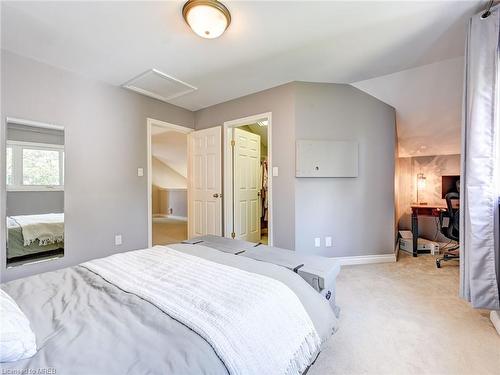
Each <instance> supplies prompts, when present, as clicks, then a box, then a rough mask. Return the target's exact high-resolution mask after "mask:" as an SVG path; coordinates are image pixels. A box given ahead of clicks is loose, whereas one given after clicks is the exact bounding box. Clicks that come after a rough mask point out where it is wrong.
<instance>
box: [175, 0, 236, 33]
mask: <svg viewBox="0 0 500 375" xmlns="http://www.w3.org/2000/svg"><path fill="white" fill-rule="evenodd" d="M182 16H183V17H184V20H185V21H186V23H187V24H188V25H189V27H190V28H191V30H193V31H194V32H195V33H196V34H198V35H199V36H201V37H202V38H206V39H215V38H218V37H219V36H221V35H222V34H223V33H224V31H226V29H227V28H228V26H229V24H230V23H231V13H229V10H228V9H227V8H226V6H225V5H224V4H222V3H221V2H219V1H217V0H189V1H188V2H186V3H185V4H184V7H182Z"/></svg>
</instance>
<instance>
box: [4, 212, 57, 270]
mask: <svg viewBox="0 0 500 375" xmlns="http://www.w3.org/2000/svg"><path fill="white" fill-rule="evenodd" d="M24 218H28V220H29V221H30V222H31V224H29V225H30V226H31V227H35V230H36V227H37V226H38V227H40V226H41V225H45V224H46V223H45V222H46V221H50V222H51V223H50V225H54V226H56V228H57V229H56V231H57V232H58V234H57V236H56V238H54V237H53V239H52V240H46V241H45V242H44V241H43V240H42V241H40V239H38V238H35V239H34V240H32V241H25V236H24V233H23V227H22V225H24V222H25V221H23V219H24ZM37 223H38V224H37ZM49 230H50V228H49ZM7 233H8V237H7V262H8V263H13V262H18V261H23V260H28V259H36V258H39V257H40V256H45V255H62V253H63V251H64V214H45V215H24V216H9V217H7ZM38 233H40V232H38ZM28 242H29V243H28Z"/></svg>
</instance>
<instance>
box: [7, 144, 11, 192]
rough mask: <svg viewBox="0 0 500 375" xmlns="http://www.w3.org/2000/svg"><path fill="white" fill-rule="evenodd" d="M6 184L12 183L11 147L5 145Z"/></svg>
mask: <svg viewBox="0 0 500 375" xmlns="http://www.w3.org/2000/svg"><path fill="white" fill-rule="evenodd" d="M6 162H7V185H12V147H7V157H6Z"/></svg>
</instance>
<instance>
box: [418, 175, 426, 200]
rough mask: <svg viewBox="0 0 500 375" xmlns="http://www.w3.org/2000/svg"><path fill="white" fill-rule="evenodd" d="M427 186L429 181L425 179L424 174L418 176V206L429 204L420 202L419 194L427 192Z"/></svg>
mask: <svg viewBox="0 0 500 375" xmlns="http://www.w3.org/2000/svg"><path fill="white" fill-rule="evenodd" d="M426 185H427V179H426V178H425V176H424V174H423V173H419V174H417V204H427V202H420V200H419V197H418V195H419V192H420V191H421V190H425V187H426Z"/></svg>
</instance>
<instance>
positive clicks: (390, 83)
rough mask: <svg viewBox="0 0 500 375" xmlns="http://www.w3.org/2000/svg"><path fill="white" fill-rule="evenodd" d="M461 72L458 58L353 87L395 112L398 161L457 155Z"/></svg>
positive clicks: (357, 83) (366, 81) (363, 82)
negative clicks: (408, 158)
mask: <svg viewBox="0 0 500 375" xmlns="http://www.w3.org/2000/svg"><path fill="white" fill-rule="evenodd" d="M463 72H464V59H463V58H462V57H459V58H455V59H449V60H444V61H440V62H437V63H434V64H429V65H424V66H420V67H418V68H414V69H408V70H404V71H401V72H398V73H394V74H389V75H385V76H382V77H377V78H373V79H369V80H365V81H360V82H356V83H354V84H353V86H355V87H357V88H359V89H360V90H363V91H365V92H367V93H368V94H370V95H372V96H374V97H376V98H378V99H380V100H382V101H383V102H385V103H387V104H389V105H391V106H393V107H394V108H395V109H396V122H397V129H398V139H399V156H400V157H406V156H425V155H449V154H459V153H460V125H461V115H462V112H461V110H462V109H461V108H462V90H463Z"/></svg>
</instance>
